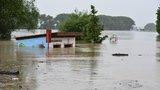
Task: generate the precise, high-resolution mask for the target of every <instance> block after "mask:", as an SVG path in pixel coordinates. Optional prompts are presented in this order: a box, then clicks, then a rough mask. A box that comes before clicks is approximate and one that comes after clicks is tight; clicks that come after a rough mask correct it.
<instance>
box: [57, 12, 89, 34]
mask: <svg viewBox="0 0 160 90" xmlns="http://www.w3.org/2000/svg"><path fill="white" fill-rule="evenodd" d="M88 22H89V19H88V15H87V13H86V12H79V11H76V10H75V13H72V14H71V15H70V17H69V19H68V20H66V21H65V22H64V23H63V24H61V25H60V30H61V31H63V32H83V27H84V26H85V25H86V24H87V23H88Z"/></svg>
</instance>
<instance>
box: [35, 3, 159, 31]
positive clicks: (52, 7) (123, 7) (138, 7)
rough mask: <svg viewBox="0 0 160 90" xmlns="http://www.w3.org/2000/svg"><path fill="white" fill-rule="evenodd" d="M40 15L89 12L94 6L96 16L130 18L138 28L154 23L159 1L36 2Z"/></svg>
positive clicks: (54, 15)
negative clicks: (96, 11)
mask: <svg viewBox="0 0 160 90" xmlns="http://www.w3.org/2000/svg"><path fill="white" fill-rule="evenodd" d="M36 5H37V7H38V9H39V11H40V13H41V14H47V15H51V16H53V17H56V15H58V14H61V13H72V12H74V10H75V9H78V10H79V11H83V10H88V11H90V5H94V6H95V8H96V10H98V14H104V15H110V16H127V17H130V18H132V19H133V20H134V21H135V23H136V25H137V26H138V27H142V28H143V27H144V26H145V25H146V24H147V23H155V21H156V12H157V9H158V7H159V6H160V0H36Z"/></svg>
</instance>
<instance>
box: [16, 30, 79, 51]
mask: <svg viewBox="0 0 160 90" xmlns="http://www.w3.org/2000/svg"><path fill="white" fill-rule="evenodd" d="M81 36H82V33H79V32H55V33H51V42H50V43H49V48H67V47H75V40H76V37H81ZM15 38H16V40H17V41H18V43H17V44H18V46H19V47H39V48H46V47H48V43H47V42H46V34H37V35H30V36H21V37H15Z"/></svg>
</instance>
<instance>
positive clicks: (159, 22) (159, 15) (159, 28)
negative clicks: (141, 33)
mask: <svg viewBox="0 0 160 90" xmlns="http://www.w3.org/2000/svg"><path fill="white" fill-rule="evenodd" d="M156 14H157V21H156V29H157V32H158V33H159V34H160V7H158V9H157V13H156Z"/></svg>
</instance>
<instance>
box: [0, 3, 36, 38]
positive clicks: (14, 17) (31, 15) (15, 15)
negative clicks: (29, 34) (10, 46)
mask: <svg viewBox="0 0 160 90" xmlns="http://www.w3.org/2000/svg"><path fill="white" fill-rule="evenodd" d="M34 2H35V0H30V1H28V0H0V39H10V38H11V32H12V31H14V30H16V29H21V28H25V29H29V30H30V29H35V28H36V27H37V24H38V16H39V13H38V10H37V8H36V7H35V5H34Z"/></svg>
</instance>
